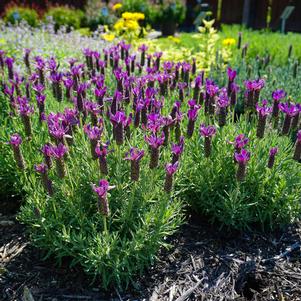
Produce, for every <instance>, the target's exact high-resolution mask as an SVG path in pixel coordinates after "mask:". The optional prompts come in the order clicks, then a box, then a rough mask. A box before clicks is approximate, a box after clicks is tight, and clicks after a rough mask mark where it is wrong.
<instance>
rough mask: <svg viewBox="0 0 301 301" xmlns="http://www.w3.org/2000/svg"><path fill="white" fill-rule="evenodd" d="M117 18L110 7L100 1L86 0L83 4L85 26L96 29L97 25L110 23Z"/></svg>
mask: <svg viewBox="0 0 301 301" xmlns="http://www.w3.org/2000/svg"><path fill="white" fill-rule="evenodd" d="M116 20H117V17H116V16H115V15H114V14H113V12H112V10H111V9H110V7H109V6H108V5H107V4H105V3H104V2H102V1H98V0H88V1H87V3H86V5H85V18H84V22H85V24H86V26H88V27H90V28H91V30H96V29H97V27H98V25H108V26H110V25H112V24H113V23H114V22H115V21H116Z"/></svg>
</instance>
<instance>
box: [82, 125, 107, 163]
mask: <svg viewBox="0 0 301 301" xmlns="http://www.w3.org/2000/svg"><path fill="white" fill-rule="evenodd" d="M84 131H85V133H86V134H87V135H88V137H89V139H90V146H91V155H92V158H93V159H97V154H96V152H95V148H96V146H97V141H98V140H99V139H100V137H101V134H102V131H103V129H101V128H99V127H97V126H91V125H90V124H85V125H84Z"/></svg>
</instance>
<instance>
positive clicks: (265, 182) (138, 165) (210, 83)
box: [0, 42, 301, 288]
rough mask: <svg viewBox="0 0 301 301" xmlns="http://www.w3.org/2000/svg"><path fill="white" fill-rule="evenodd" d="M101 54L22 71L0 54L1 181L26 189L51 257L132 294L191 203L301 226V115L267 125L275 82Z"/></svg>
mask: <svg viewBox="0 0 301 301" xmlns="http://www.w3.org/2000/svg"><path fill="white" fill-rule="evenodd" d="M94 49H97V48H85V49H84V50H83V52H82V55H81V56H78V59H74V58H71V59H67V60H61V58H60V57H59V58H56V57H54V56H43V55H36V54H35V53H34V51H33V53H31V54H32V56H29V57H27V58H26V61H24V60H23V54H22V59H18V58H19V57H20V56H18V55H16V60H13V61H14V62H16V64H15V63H14V64H13V69H12V68H11V67H12V66H11V65H10V64H5V63H4V62H5V61H12V57H11V54H10V53H8V52H5V51H4V52H1V53H0V54H1V56H0V57H1V59H2V61H3V64H1V60H0V72H1V74H3V77H2V82H1V85H2V90H1V93H0V101H1V104H2V105H3V106H2V107H3V110H1V112H0V116H1V119H2V120H3V121H4V125H5V128H4V129H5V130H4V129H3V130H2V131H1V141H2V142H3V144H1V150H2V149H3V153H4V156H3V159H1V160H2V161H3V164H2V165H0V170H1V174H6V172H10V173H11V175H10V176H11V178H12V181H17V183H18V185H19V187H22V189H23V190H24V191H25V192H26V194H27V195H26V201H25V203H24V205H23V207H22V210H21V213H20V215H19V218H20V219H21V220H22V221H23V222H25V223H26V224H27V225H28V227H29V230H30V232H31V237H32V240H33V242H34V243H35V244H36V245H37V246H38V247H40V248H42V249H44V250H46V251H47V255H50V254H52V255H54V256H55V257H56V258H57V259H58V260H59V261H61V260H63V259H64V258H65V257H69V258H72V264H80V265H81V266H82V267H83V268H84V269H85V271H86V272H87V273H89V274H91V275H93V276H94V277H95V278H96V279H99V280H100V281H101V285H102V286H103V287H104V288H109V287H110V286H111V285H118V286H123V285H124V284H129V283H130V281H131V280H132V279H133V277H134V275H136V274H137V273H139V272H142V271H143V270H144V268H145V267H146V266H147V265H148V264H149V263H151V262H153V260H154V259H155V256H156V253H157V251H158V249H159V248H160V247H164V246H166V237H167V236H169V235H171V234H172V233H174V231H176V229H177V228H178V227H179V225H180V224H181V222H182V217H183V210H182V209H183V203H182V201H183V200H184V201H186V202H187V203H188V204H189V205H190V206H191V207H192V208H194V209H195V210H196V211H197V212H198V213H199V214H204V215H206V216H208V217H209V218H211V219H212V220H215V221H218V222H219V223H221V224H224V225H227V226H230V227H234V228H238V229H244V228H246V227H251V226H252V225H253V224H260V225H261V226H263V227H265V226H268V227H277V226H278V225H281V224H283V223H289V222H291V221H293V220H294V219H296V218H297V217H299V216H300V212H301V208H300V195H301V194H300V192H301V191H300V190H301V188H300V187H301V186H300V181H301V177H300V166H299V163H298V160H299V157H300V156H299V155H300V152H299V149H300V147H299V146H300V141H299V140H300V139H299V138H300V137H299V136H300V135H299V133H298V134H297V136H296V131H297V130H298V128H300V121H299V119H297V116H298V118H299V114H300V107H299V106H298V105H297V104H295V103H293V101H292V100H290V99H288V98H286V96H285V94H283V93H282V94H281V93H278V92H279V91H278V92H275V93H273V100H274V103H273V106H274V107H275V106H276V104H275V99H277V101H278V111H277V114H271V116H270V114H269V113H271V111H272V108H271V107H270V106H268V104H269V103H272V101H271V97H272V93H271V92H272V91H270V95H268V96H266V95H265V93H266V92H265V88H266V86H267V85H268V81H267V80H264V79H262V78H255V79H253V78H243V79H242V78H241V77H242V76H243V75H244V74H245V73H244V71H241V72H239V71H236V70H234V69H229V70H228V73H227V75H226V76H225V74H223V73H222V72H221V71H220V70H219V73H218V75H216V73H214V72H212V76H213V78H206V79H205V78H204V77H205V75H204V72H200V73H197V71H196V70H195V69H196V68H195V67H193V66H194V61H192V62H182V63H177V64H174V63H173V62H165V63H162V61H161V60H162V56H163V55H164V54H162V53H161V52H158V53H155V54H150V53H147V48H146V47H143V48H140V50H139V52H137V53H131V52H130V49H131V48H130V46H128V45H127V46H126V44H125V43H124V42H121V43H118V44H117V45H111V46H110V47H108V48H106V49H105V50H104V51H101V50H98V51H96V50H94ZM24 52H25V54H28V51H27V50H24ZM135 55H136V56H137V58H136V57H135ZM139 55H140V60H139ZM134 57H135V59H134ZM129 59H130V60H131V61H130V62H129ZM136 60H137V62H139V61H140V62H142V61H144V65H142V63H141V64H140V63H138V65H137V64H135V61H136ZM145 60H146V62H145ZM61 61H62V64H61ZM132 62H134V63H133V64H132ZM145 63H146V64H145ZM191 63H192V64H191ZM23 64H24V66H23ZM9 70H10V71H9ZM223 85H224V86H223ZM275 90H276V89H275ZM276 94H279V95H278V96H277V97H276V96H275V95H276ZM263 97H265V98H266V99H267V101H263V102H262V101H261V100H262V98H263ZM280 100H281V102H280ZM240 107H241V108H242V110H241V111H240V115H239V114H238V113H237V112H238V109H239V108H240ZM287 116H288V117H289V118H288V117H287ZM132 119H133V121H132ZM276 119H277V122H275V120H276ZM288 119H289V122H288V121H287V120H288ZM288 123H289V126H287V124H288ZM284 127H285V129H286V130H285V131H284V130H283V128H284ZM195 129H199V131H197V130H195ZM16 133H18V135H13V134H16ZM11 135H13V136H11ZM295 136H296V137H295ZM20 137H21V138H22V143H21V144H20V141H21V139H20ZM294 140H296V142H295V145H294ZM8 141H10V143H9V144H11V145H9V144H7V142H8ZM275 147H277V155H276V152H275ZM272 150H273V151H272ZM2 161H1V163H2ZM128 161H130V164H129V162H128ZM11 166H15V167H16V166H19V169H20V170H18V169H16V168H15V170H13V168H8V167H11ZM113 187H114V188H113ZM111 188H112V189H111Z"/></svg>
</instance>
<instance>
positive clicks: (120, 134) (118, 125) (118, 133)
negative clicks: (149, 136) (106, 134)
mask: <svg viewBox="0 0 301 301" xmlns="http://www.w3.org/2000/svg"><path fill="white" fill-rule="evenodd" d="M110 120H111V122H112V124H113V135H114V138H115V140H116V143H117V144H118V145H121V144H123V141H124V127H125V126H126V125H127V117H126V115H125V113H124V112H122V111H117V112H116V114H115V115H113V114H111V116H110Z"/></svg>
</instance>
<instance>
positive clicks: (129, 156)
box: [125, 147, 144, 181]
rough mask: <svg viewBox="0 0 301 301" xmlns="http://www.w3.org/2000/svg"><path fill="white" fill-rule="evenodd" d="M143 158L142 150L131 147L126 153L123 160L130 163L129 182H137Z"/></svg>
mask: <svg viewBox="0 0 301 301" xmlns="http://www.w3.org/2000/svg"><path fill="white" fill-rule="evenodd" d="M143 156H144V150H139V149H138V148H135V147H131V149H130V151H129V152H128V153H126V157H125V160H129V161H131V180H132V181H138V180H139V175H140V164H139V163H140V160H141V159H142V158H143Z"/></svg>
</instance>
